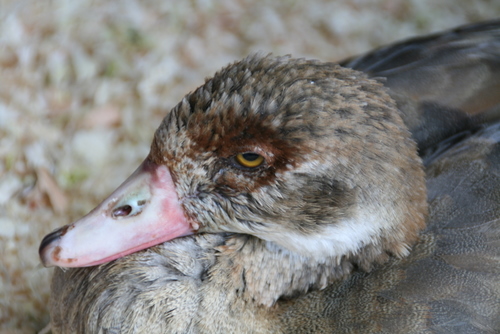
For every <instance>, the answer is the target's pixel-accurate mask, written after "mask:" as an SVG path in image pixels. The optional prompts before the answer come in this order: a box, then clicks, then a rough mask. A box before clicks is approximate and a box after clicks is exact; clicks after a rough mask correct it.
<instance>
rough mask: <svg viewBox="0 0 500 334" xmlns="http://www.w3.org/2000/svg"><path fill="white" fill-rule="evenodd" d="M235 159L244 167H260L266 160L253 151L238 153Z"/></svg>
mask: <svg viewBox="0 0 500 334" xmlns="http://www.w3.org/2000/svg"><path fill="white" fill-rule="evenodd" d="M235 160H236V162H237V163H239V164H240V165H241V166H243V167H247V168H254V167H259V166H260V165H262V163H263V162H264V157H263V156H261V155H259V154H257V153H253V152H248V153H238V154H237V155H236V156H235Z"/></svg>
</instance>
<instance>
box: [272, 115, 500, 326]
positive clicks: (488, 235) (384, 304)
mask: <svg viewBox="0 0 500 334" xmlns="http://www.w3.org/2000/svg"><path fill="white" fill-rule="evenodd" d="M426 172H427V175H428V178H427V186H428V198H429V203H430V216H429V223H428V228H427V229H426V231H425V232H424V233H423V234H422V237H421V240H420V242H419V243H418V244H417V245H415V246H414V248H413V250H412V252H411V255H410V256H409V257H408V258H405V259H403V260H392V261H391V262H390V263H389V264H388V265H387V264H386V265H383V266H381V267H380V268H378V269H376V270H374V271H372V272H371V273H368V274H367V273H356V274H355V275H353V276H352V277H350V278H349V279H348V280H346V281H343V282H339V283H337V284H334V285H332V286H330V287H328V288H327V289H326V290H323V291H319V292H314V293H311V294H309V295H307V296H305V297H302V298H300V299H298V300H295V301H283V302H282V304H281V306H280V311H281V314H280V319H281V321H282V323H283V325H284V326H285V327H286V330H285V331H284V332H288V333H292V332H293V333H318V332H324V333H326V332H332V333H348V332H351V333H498V332H499V331H500V206H499V205H498V203H499V202H500V123H499V124H495V125H492V126H490V127H489V128H487V129H485V130H483V131H481V132H479V133H477V134H475V135H472V136H470V137H469V138H467V139H465V140H462V141H461V142H460V143H458V144H455V145H453V146H452V147H451V148H449V149H448V150H445V151H444V152H442V153H441V154H439V155H438V156H435V157H433V159H432V161H430V162H429V164H428V166H427V170H426Z"/></svg>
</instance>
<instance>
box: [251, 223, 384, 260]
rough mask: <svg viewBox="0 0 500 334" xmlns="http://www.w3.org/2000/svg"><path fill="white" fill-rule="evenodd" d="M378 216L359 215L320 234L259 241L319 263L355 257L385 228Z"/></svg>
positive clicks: (272, 236)
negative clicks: (348, 255)
mask: <svg viewBox="0 0 500 334" xmlns="http://www.w3.org/2000/svg"><path fill="white" fill-rule="evenodd" d="M376 216H377V215H374V214H373V213H372V214H360V215H357V217H355V218H349V219H345V220H341V221H339V222H336V223H334V224H332V225H328V226H325V227H324V228H323V230H322V231H321V232H319V233H317V234H310V235H304V234H300V233H297V232H288V231H287V232H281V233H279V232H277V233H272V232H269V231H266V232H265V233H263V234H262V235H259V237H260V238H262V239H264V240H267V241H271V242H273V243H276V244H278V245H280V246H282V247H284V248H286V249H288V250H289V251H292V252H295V253H297V254H300V255H303V256H306V257H311V258H314V259H317V260H321V259H324V258H326V257H339V258H340V257H341V256H342V255H345V254H348V253H356V252H357V251H358V250H359V249H360V248H362V247H363V246H365V245H367V244H370V243H373V242H376V240H375V239H376V236H377V235H379V234H380V230H381V229H383V228H384V225H386V222H385V221H384V220H381V219H377V218H376Z"/></svg>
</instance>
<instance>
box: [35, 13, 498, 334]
mask: <svg viewBox="0 0 500 334" xmlns="http://www.w3.org/2000/svg"><path fill="white" fill-rule="evenodd" d="M339 64H340V65H339ZM499 74H500V20H495V21H489V22H483V23H476V24H473V25H468V26H465V27H460V28H456V29H453V30H449V31H446V32H442V33H439V34H435V35H431V36H425V37H420V38H416V39H412V40H408V41H404V42H400V43H397V44H395V45H391V46H387V47H382V48H379V49H376V50H374V51H372V52H370V53H368V54H365V55H362V56H357V57H353V58H350V59H346V60H344V61H341V62H339V63H333V62H322V61H318V60H308V59H298V58H292V57H291V56H273V55H261V54H254V55H250V56H248V57H247V58H245V59H243V60H240V61H237V62H235V63H233V64H230V65H228V66H226V67H224V68H223V69H221V70H220V71H218V72H217V73H216V74H215V75H214V76H213V77H211V78H208V79H206V81H205V83H204V84H203V85H202V86H200V87H199V88H197V89H196V90H194V91H193V92H191V93H189V94H188V95H186V96H185V97H184V98H183V99H182V101H181V102H180V103H179V104H178V105H177V106H176V107H174V108H173V109H172V110H171V111H170V112H168V113H167V114H166V116H165V118H164V119H163V121H162V123H161V125H160V126H159V128H158V129H157V130H156V132H155V134H154V139H153V142H152V144H151V150H150V153H149V155H148V156H147V157H146V158H145V160H144V162H143V163H142V164H141V165H140V166H139V168H138V169H137V170H136V171H135V172H134V173H133V174H132V175H131V176H130V177H129V178H128V179H127V180H126V181H125V182H124V183H123V184H122V185H121V186H120V187H118V189H117V190H116V191H115V192H113V193H112V194H111V195H110V196H109V197H108V198H107V199H105V200H104V201H103V202H102V203H101V204H100V205H98V206H97V207H96V208H95V209H94V210H92V211H91V212H90V213H89V214H88V215H86V216H85V217H83V218H81V219H80V220H78V221H76V222H74V223H71V224H69V225H66V226H64V227H61V228H59V229H57V230H55V231H54V232H52V233H50V234H48V235H47V236H46V237H45V238H44V239H43V240H42V242H41V245H40V249H39V252H40V258H41V261H42V263H43V264H44V265H45V266H47V267H50V266H54V267H56V269H55V271H54V277H53V280H52V285H51V293H52V294H51V300H50V305H49V308H50V312H51V328H52V331H53V333H151V334H152V333H222V332H227V333H497V332H498V331H500V206H499V205H498V199H499V198H500V122H499V121H498V119H499V117H498V112H499V110H500V109H499V107H500V94H498V88H499V85H500V79H499V78H500V76H499Z"/></svg>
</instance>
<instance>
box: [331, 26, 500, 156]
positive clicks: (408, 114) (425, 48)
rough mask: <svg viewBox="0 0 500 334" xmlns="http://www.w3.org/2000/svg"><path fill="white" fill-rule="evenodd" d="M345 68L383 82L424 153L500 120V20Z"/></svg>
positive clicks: (401, 46)
mask: <svg viewBox="0 0 500 334" xmlns="http://www.w3.org/2000/svg"><path fill="white" fill-rule="evenodd" d="M340 64H341V65H342V66H344V67H349V68H353V69H355V70H358V71H362V72H365V73H367V74H368V75H369V76H371V77H375V78H382V80H383V82H384V85H385V86H387V87H389V89H390V90H389V93H390V94H391V96H392V97H393V98H394V99H395V100H396V101H397V103H398V107H399V108H400V110H401V111H402V116H403V120H404V121H405V123H406V125H407V126H408V128H409V129H410V131H411V133H412V135H413V138H414V139H415V140H416V141H417V143H418V146H419V149H420V150H421V152H424V151H426V150H427V149H429V148H431V149H432V147H433V146H434V145H436V144H438V143H439V142H441V141H442V140H444V139H446V138H447V137H449V136H451V135H453V134H455V133H457V132H460V131H464V130H470V129H477V128H478V127H479V126H481V124H484V123H489V122H494V121H496V120H498V119H500V94H499V93H498V92H499V91H500V20H493V21H489V22H482V23H477V24H472V25H468V26H464V27H459V28H456V29H452V30H449V31H447V32H444V33H438V34H435V35H429V36H424V37H417V38H414V39H410V40H408V41H404V42H402V43H396V44H393V45H389V46H386V47H381V48H379V49H376V50H374V51H371V52H369V53H367V54H365V55H362V56H358V57H352V58H349V59H346V60H344V61H341V62H340Z"/></svg>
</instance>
